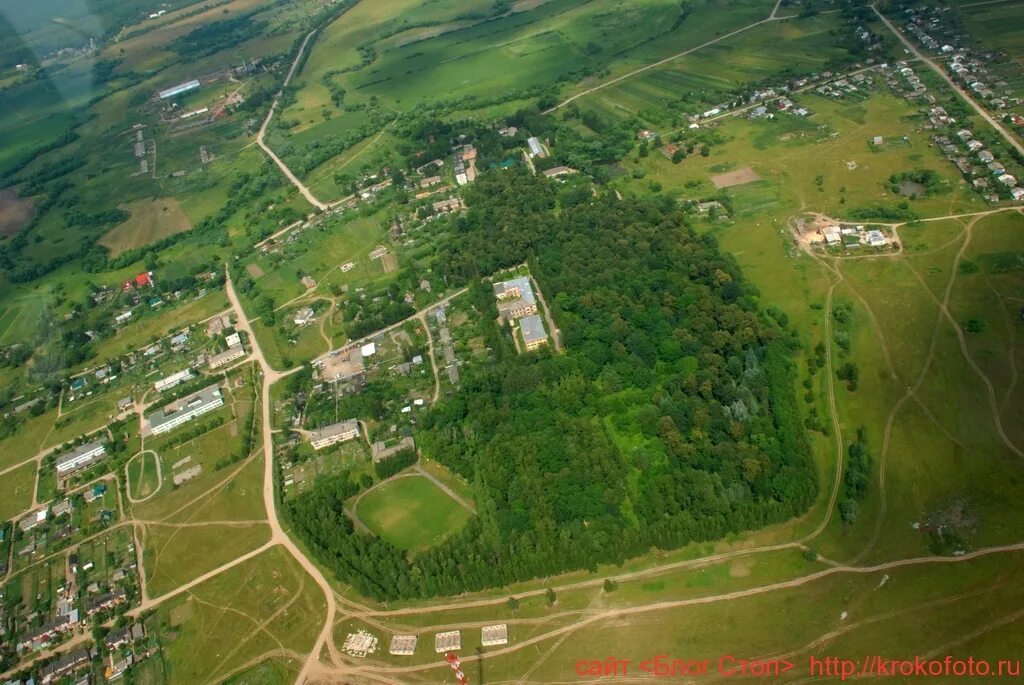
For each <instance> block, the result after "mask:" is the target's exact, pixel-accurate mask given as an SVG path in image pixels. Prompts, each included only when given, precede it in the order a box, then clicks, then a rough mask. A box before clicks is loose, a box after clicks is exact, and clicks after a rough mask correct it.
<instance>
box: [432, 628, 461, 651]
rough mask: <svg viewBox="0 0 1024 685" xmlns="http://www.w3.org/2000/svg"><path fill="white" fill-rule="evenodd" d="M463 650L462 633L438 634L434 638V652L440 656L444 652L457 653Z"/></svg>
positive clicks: (454, 631) (450, 631)
mask: <svg viewBox="0 0 1024 685" xmlns="http://www.w3.org/2000/svg"><path fill="white" fill-rule="evenodd" d="M460 649H462V632H461V631H458V630H449V631H447V632H444V633H437V634H436V635H435V636H434V651H435V652H437V653H438V654H443V653H444V652H457V651H459V650H460Z"/></svg>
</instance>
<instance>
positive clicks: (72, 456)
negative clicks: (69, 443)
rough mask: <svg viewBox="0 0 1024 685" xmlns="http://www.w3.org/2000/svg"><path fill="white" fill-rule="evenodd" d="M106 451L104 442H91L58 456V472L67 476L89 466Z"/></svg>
mask: <svg viewBox="0 0 1024 685" xmlns="http://www.w3.org/2000/svg"><path fill="white" fill-rule="evenodd" d="M105 452H106V450H105V449H104V447H103V443H102V442H90V443H88V444H85V445H82V446H81V447H78V448H76V449H74V450H72V451H71V452H68V453H67V454H65V455H64V456H62V457H58V458H57V461H56V462H54V465H55V466H56V467H57V473H58V474H60V475H62V476H66V475H68V474H71V473H74V472H75V471H80V470H81V469H84V468H85V467H86V466H89V465H90V464H92V463H93V462H95V461H97V460H98V459H99V458H100V457H101V456H102V455H103V454H104V453H105Z"/></svg>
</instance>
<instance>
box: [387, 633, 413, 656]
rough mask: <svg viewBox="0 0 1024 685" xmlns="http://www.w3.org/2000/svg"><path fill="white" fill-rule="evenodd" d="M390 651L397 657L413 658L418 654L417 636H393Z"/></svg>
mask: <svg viewBox="0 0 1024 685" xmlns="http://www.w3.org/2000/svg"><path fill="white" fill-rule="evenodd" d="M388 651H389V652H390V653H391V654H394V655H395V656H412V655H413V654H415V653H416V636H415V635H393V636H392V637H391V648H390V649H389V650H388Z"/></svg>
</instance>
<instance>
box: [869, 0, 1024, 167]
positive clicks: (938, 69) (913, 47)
mask: <svg viewBox="0 0 1024 685" xmlns="http://www.w3.org/2000/svg"><path fill="white" fill-rule="evenodd" d="M871 9H873V10H874V11H875V14H877V15H878V18H879V19H881V20H882V23H884V24H885V25H886V27H887V28H888V29H889V30H890V31H892V32H893V34H895V36H896V37H897V38H899V39H900V41H901V42H902V43H903V45H905V46H906V48H907V50H910V52H911V53H912V54H913V55H914V56H915V57H917V58H918V59H919V60H921V61H922V62H924V63H925V64H927V65H928V66H929V67H930V68H931V69H932V71H934V72H935V73H936V74H938V75H939V76H940V77H941V78H942V80H943V81H945V82H946V83H947V84H949V87H950V88H952V89H953V90H955V91H956V92H957V93H958V94H959V95H960V97H962V98H963V99H964V100H966V101H967V104H969V105H970V106H971V107H973V108H974V111H975V112H977V113H978V116H980V117H981V118H982V119H984V120H985V121H987V122H988V123H989V125H990V126H992V128H994V129H995V130H996V131H998V132H999V135H1001V136H1002V137H1003V138H1005V139H1006V142H1007V143H1009V144H1010V145H1012V146H1013V147H1014V148H1016V150H1017V152H1019V153H1020V154H1022V155H1024V145H1021V144H1020V141H1018V140H1017V139H1016V138H1014V137H1013V135H1012V134H1011V133H1010V132H1009V131H1007V130H1006V129H1005V128H1003V125H1002V124H1000V123H999V122H998V121H996V120H995V118H994V117H993V116H992V115H991V114H989V113H988V111H987V110H986V109H985V108H984V107H982V106H981V105H979V104H978V102H977V101H976V100H975V99H974V98H973V97H971V94H970V93H968V92H967V91H966V90H965V89H964V88H962V87H961V86H960V84H959V83H957V82H956V81H954V80H953V79H952V78H950V76H949V74H947V73H946V70H945V69H943V68H942V67H940V66H939V65H937V64H936V63H935V62H933V61H932V60H930V59H929V58H927V57H925V56H924V55H922V54H921V52H920V51H919V50H918V49H917V46H916V45H914V44H913V43H912V42H911V41H910V39H909V38H907V37H906V36H904V35H903V34H902V33H901V32H900V31H898V30H897V29H896V27H895V26H893V24H892V22H891V21H889V19H888V18H887V17H886V16H885V15H884V14H882V13H881V12H879V11H878V8H877V7H875V6H874V5H872V6H871Z"/></svg>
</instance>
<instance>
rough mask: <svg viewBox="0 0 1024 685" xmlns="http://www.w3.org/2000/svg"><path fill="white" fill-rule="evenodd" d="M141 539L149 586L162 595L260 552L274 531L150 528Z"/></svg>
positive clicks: (214, 527)
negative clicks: (243, 556)
mask: <svg viewBox="0 0 1024 685" xmlns="http://www.w3.org/2000/svg"><path fill="white" fill-rule="evenodd" d="M141 537H142V544H143V547H144V551H143V559H144V561H145V568H146V576H147V578H146V585H147V588H148V589H149V591H150V592H151V593H152V594H153V595H154V596H158V595H162V594H164V593H165V592H170V591H171V590H174V589H175V588H177V587H178V586H180V585H183V584H184V583H187V582H188V581H190V580H194V579H195V578H197V577H199V576H201V575H203V574H204V573H206V572H208V571H212V570H213V569H215V568H217V567H218V566H221V565H223V564H226V563H228V562H230V561H231V560H232V559H236V558H238V557H240V556H242V555H243V554H245V553H246V552H250V551H252V550H254V549H257V548H258V547H259V546H260V545H262V544H264V543H265V542H267V541H268V540H269V539H270V528H269V526H267V525H265V524H245V525H214V524H211V525H199V526H195V527H188V524H167V525H150V526H147V527H146V532H145V533H144V534H143V535H142V536H141Z"/></svg>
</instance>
